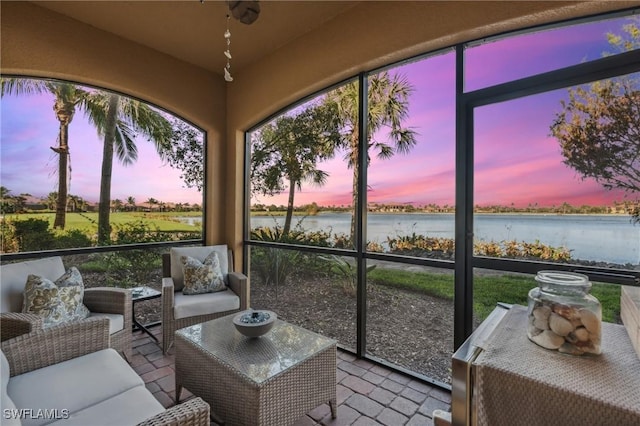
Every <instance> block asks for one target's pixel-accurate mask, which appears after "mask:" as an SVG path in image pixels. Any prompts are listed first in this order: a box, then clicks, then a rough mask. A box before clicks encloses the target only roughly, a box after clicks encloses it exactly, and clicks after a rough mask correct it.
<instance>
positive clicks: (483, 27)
mask: <svg viewBox="0 0 640 426" xmlns="http://www.w3.org/2000/svg"><path fill="white" fill-rule="evenodd" d="M632 6H640V1H596V2H557V1H550V2H539V1H532V2H525V1H514V2H507V1H497V2H485V1H479V2H458V1H450V2H445V1H438V2H426V1H421V2H363V3H362V4H359V5H356V6H355V7H353V8H351V9H349V10H348V12H347V13H345V14H344V15H341V16H339V17H337V18H336V19H334V20H332V21H329V22H327V23H325V24H324V25H323V27H321V28H320V29H318V30H315V31H313V32H311V33H308V34H306V35H304V36H303V37H301V38H299V39H297V40H296V41H294V42H293V43H291V44H289V45H287V46H285V47H282V48H281V49H279V50H278V51H276V52H275V53H274V54H272V55H270V56H267V57H265V58H263V59H261V60H260V61H259V62H256V63H254V64H253V65H252V66H250V67H248V68H247V69H244V70H241V71H238V72H236V73H234V78H235V81H234V82H233V83H231V84H225V83H224V81H223V79H222V78H221V77H220V76H218V75H213V74H211V73H209V72H207V71H205V70H203V69H200V68H198V67H195V66H193V65H189V64H186V63H184V62H181V61H179V60H177V59H174V58H172V57H169V56H167V55H164V54H162V53H159V52H157V51H154V50H151V49H148V48H145V47H143V46H141V45H138V44H135V43H132V42H130V41H127V40H124V39H121V38H118V37H116V36H113V35H111V34H108V33H105V32H103V31H100V30H98V29H95V28H93V27H90V26H87V25H84V24H82V23H79V22H77V21H74V20H71V19H69V18H66V17H64V16H62V15H59V14H56V13H53V12H51V11H49V10H45V9H42V8H40V7H37V6H34V5H31V4H28V3H23V2H6V1H3V2H2V3H1V26H0V30H1V37H2V39H1V43H2V46H1V47H2V49H1V62H0V65H1V70H2V73H15V74H20V75H32V76H47V77H56V78H62V79H69V80H73V81H77V82H81V83H86V84H94V85H97V86H101V87H105V88H110V89H114V90H118V91H121V92H123V93H126V94H129V95H133V96H137V97H139V98H141V99H143V100H146V101H149V102H151V103H153V104H156V105H158V106H160V107H164V108H166V109H168V110H170V111H172V112H174V113H177V114H179V115H181V116H182V117H184V118H185V119H187V120H189V121H191V122H193V123H194V124H196V125H198V126H200V127H201V128H203V129H204V130H205V131H207V134H208V152H209V154H210V155H209V158H208V159H207V168H208V187H209V189H210V191H209V193H208V195H207V199H206V201H205V202H206V205H207V218H206V220H207V222H208V230H207V235H206V239H207V242H210V243H212V242H215V243H218V242H226V243H227V244H230V245H231V247H233V248H234V249H235V252H236V263H237V265H236V267H239V266H240V265H241V253H242V251H241V250H240V248H241V242H242V215H241V212H242V208H243V189H244V182H243V173H244V172H243V168H244V136H243V131H244V130H246V129H248V128H249V127H250V126H252V125H254V124H256V123H257V122H258V121H260V120H261V119H263V118H265V117H267V116H268V115H270V114H272V113H274V112H276V111H278V110H279V109H281V108H283V107H285V106H286V105H288V104H290V103H291V102H293V101H296V100H298V99H300V98H301V97H303V96H305V95H309V94H311V93H313V92H315V91H317V90H320V89H323V88H325V87H327V86H328V85H330V84H333V83H337V82H339V81H341V80H343V79H345V78H348V77H351V76H354V75H356V74H357V73H358V72H360V71H366V70H370V69H373V68H376V67H379V66H383V65H386V64H390V63H392V62H394V61H398V60H401V59H405V58H408V57H411V56H414V55H417V54H421V53H426V52H428V51H432V50H435V49H439V48H443V47H447V46H451V45H454V44H455V43H459V42H464V41H468V40H472V39H477V38H480V37H483V36H489V35H494V34H497V33H500V32H503V31H508V30H513V29H518V28H524V27H528V26H532V25H538V24H543V23H548V22H555V21H559V20H563V19H568V18H573V17H579V16H587V15H591V14H595V13H601V12H605V11H610V10H619V9H623V8H627V7H632ZM267 7H268V4H265V5H264V8H267Z"/></svg>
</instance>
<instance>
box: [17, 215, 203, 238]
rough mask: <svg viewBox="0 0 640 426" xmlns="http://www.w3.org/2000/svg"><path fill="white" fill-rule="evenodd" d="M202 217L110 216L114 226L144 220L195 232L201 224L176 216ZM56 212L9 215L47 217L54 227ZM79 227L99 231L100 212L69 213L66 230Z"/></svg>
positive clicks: (30, 217) (23, 217)
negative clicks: (185, 221) (191, 222)
mask: <svg viewBox="0 0 640 426" xmlns="http://www.w3.org/2000/svg"><path fill="white" fill-rule="evenodd" d="M178 216H181V217H202V212H180V213H176V212H162V213H144V212H115V213H111V215H110V216H109V221H110V222H111V226H112V227H117V226H119V225H124V224H126V223H130V222H137V221H140V220H142V221H144V222H145V223H147V224H148V225H149V226H150V227H151V228H152V229H155V228H156V227H157V228H158V229H159V230H160V231H187V232H193V231H198V230H200V229H202V227H201V226H192V225H189V224H188V223H184V222H180V221H178V220H175V219H174V218H175V217H178ZM54 218H55V213H28V214H16V215H7V219H10V220H16V219H17V220H26V219H45V220H47V221H49V226H50V227H51V228H53V221H54ZM72 229H78V230H80V231H82V232H86V233H96V232H97V231H98V213H67V217H66V224H65V230H72Z"/></svg>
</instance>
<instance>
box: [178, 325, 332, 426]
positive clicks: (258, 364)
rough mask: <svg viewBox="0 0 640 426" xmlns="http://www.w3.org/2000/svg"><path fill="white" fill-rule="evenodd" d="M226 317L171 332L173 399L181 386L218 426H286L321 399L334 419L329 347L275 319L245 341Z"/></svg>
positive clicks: (320, 339) (327, 341)
mask: <svg viewBox="0 0 640 426" xmlns="http://www.w3.org/2000/svg"><path fill="white" fill-rule="evenodd" d="M234 315H235V314H233V315H228V316H226V317H222V318H218V319H215V320H211V321H207V322H204V323H202V324H196V325H193V326H191V327H186V328H183V329H181V330H178V331H177V332H176V340H175V346H176V363H175V368H176V402H178V401H179V399H180V393H181V390H182V388H183V387H184V388H186V389H188V390H189V391H191V392H192V393H193V394H195V395H196V396H199V397H201V398H202V399H204V400H205V401H207V402H208V403H209V404H210V405H211V412H212V415H213V416H214V417H217V418H218V420H220V421H222V422H224V423H225V424H226V425H274V426H284V425H289V424H293V423H295V422H296V420H298V419H300V417H302V416H303V415H304V414H305V413H307V412H309V411H310V410H312V409H314V408H316V407H317V406H319V405H321V404H323V403H325V402H327V403H329V406H330V407H331V415H332V417H333V418H336V342H335V341H334V340H331V339H329V338H326V337H324V336H321V335H319V334H316V333H313V332H311V331H309V330H305V329H304V328H301V327H298V326H295V325H293V324H289V323H287V322H285V321H281V320H276V324H275V325H274V326H273V328H272V329H271V331H269V332H268V333H267V334H265V335H264V336H262V337H257V338H248V337H245V336H243V335H242V334H240V333H239V332H238V331H237V330H236V329H235V327H234V326H233V322H232V320H233V317H234Z"/></svg>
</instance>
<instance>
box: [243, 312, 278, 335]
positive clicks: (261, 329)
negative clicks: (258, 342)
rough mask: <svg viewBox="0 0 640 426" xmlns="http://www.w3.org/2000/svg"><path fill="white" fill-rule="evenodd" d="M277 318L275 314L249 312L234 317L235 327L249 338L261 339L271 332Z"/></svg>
mask: <svg viewBox="0 0 640 426" xmlns="http://www.w3.org/2000/svg"><path fill="white" fill-rule="evenodd" d="M277 318H278V316H277V315H276V314H275V312H271V311H261V310H256V311H254V310H248V311H242V312H240V313H239V314H237V315H236V316H235V317H233V325H235V326H236V330H238V331H239V332H240V333H242V334H243V335H245V336H247V337H260V336H262V335H263V334H266V333H267V332H268V331H269V330H271V328H272V327H273V325H274V324H275V323H276V319H277Z"/></svg>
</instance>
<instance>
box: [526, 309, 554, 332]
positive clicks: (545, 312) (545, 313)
mask: <svg viewBox="0 0 640 426" xmlns="http://www.w3.org/2000/svg"><path fill="white" fill-rule="evenodd" d="M531 314H532V315H531V319H532V320H533V325H534V327H536V328H539V329H540V330H548V329H549V315H551V309H550V308H549V307H548V306H538V307H536V308H535V309H534V310H533V312H531Z"/></svg>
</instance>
